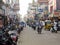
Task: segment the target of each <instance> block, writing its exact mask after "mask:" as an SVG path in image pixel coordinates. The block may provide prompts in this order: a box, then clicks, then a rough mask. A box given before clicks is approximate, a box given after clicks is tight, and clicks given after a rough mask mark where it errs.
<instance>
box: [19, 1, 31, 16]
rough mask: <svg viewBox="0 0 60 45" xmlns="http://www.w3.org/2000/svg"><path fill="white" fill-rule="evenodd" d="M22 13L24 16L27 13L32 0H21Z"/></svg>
mask: <svg viewBox="0 0 60 45" xmlns="http://www.w3.org/2000/svg"><path fill="white" fill-rule="evenodd" d="M19 2H20V14H22V16H24V15H25V14H27V9H28V4H29V3H32V0H20V1H19Z"/></svg>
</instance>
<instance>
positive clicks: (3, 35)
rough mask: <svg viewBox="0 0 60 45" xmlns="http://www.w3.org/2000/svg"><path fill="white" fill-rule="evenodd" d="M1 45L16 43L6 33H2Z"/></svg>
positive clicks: (0, 37)
mask: <svg viewBox="0 0 60 45" xmlns="http://www.w3.org/2000/svg"><path fill="white" fill-rule="evenodd" d="M0 45H15V43H14V42H13V41H12V40H11V39H10V37H7V36H6V35H5V34H4V33H1V34H0Z"/></svg>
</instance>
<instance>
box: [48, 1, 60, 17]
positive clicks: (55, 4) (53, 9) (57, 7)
mask: <svg viewBox="0 0 60 45" xmlns="http://www.w3.org/2000/svg"><path fill="white" fill-rule="evenodd" d="M59 1H60V0H49V12H50V15H51V14H52V15H53V17H59V16H60V2H59Z"/></svg>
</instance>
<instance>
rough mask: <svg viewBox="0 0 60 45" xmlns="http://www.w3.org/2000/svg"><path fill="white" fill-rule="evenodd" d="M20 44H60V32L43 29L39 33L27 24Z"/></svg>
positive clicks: (20, 38)
mask: <svg viewBox="0 0 60 45" xmlns="http://www.w3.org/2000/svg"><path fill="white" fill-rule="evenodd" d="M18 45H60V32H58V33H57V34H55V33H51V32H49V31H44V30H43V31H42V34H38V33H37V31H36V30H35V31H34V30H33V29H32V28H30V27H28V26H27V27H26V28H25V29H24V30H23V31H22V32H21V34H20V37H19V40H18Z"/></svg>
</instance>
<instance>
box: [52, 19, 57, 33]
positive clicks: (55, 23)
mask: <svg viewBox="0 0 60 45" xmlns="http://www.w3.org/2000/svg"><path fill="white" fill-rule="evenodd" d="M52 32H55V33H57V22H56V20H54V21H53V26H52Z"/></svg>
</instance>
